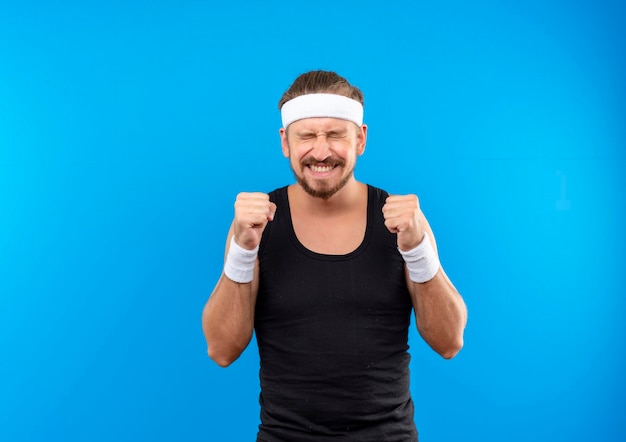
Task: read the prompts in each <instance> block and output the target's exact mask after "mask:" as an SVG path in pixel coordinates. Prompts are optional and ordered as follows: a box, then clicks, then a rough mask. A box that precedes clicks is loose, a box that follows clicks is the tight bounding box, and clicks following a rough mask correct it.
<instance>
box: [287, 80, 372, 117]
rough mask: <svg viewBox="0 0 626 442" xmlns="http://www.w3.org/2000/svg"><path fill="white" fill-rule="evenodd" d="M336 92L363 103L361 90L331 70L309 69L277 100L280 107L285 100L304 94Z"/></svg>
mask: <svg viewBox="0 0 626 442" xmlns="http://www.w3.org/2000/svg"><path fill="white" fill-rule="evenodd" d="M316 93H317V94H322V93H327V94H337V95H343V96H345V97H348V98H352V99H353V100H356V101H358V102H359V103H361V104H364V100H363V92H361V90H360V89H359V88H358V87H356V86H352V85H351V84H350V83H348V80H346V79H345V78H343V77H342V76H340V75H338V74H336V73H335V72H331V71H310V72H306V73H304V74H301V75H300V76H298V78H296V79H295V81H294V82H293V83H292V84H291V86H290V87H289V89H287V91H286V92H285V93H284V94H283V96H282V97H281V98H280V101H279V102H278V109H282V107H283V104H285V103H286V102H287V101H289V100H291V99H294V98H296V97H299V96H300V95H306V94H316Z"/></svg>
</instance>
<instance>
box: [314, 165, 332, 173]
mask: <svg viewBox="0 0 626 442" xmlns="http://www.w3.org/2000/svg"><path fill="white" fill-rule="evenodd" d="M311 170H312V171H313V172H316V173H324V172H330V171H331V170H333V166H314V165H311Z"/></svg>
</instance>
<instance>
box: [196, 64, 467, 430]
mask: <svg viewBox="0 0 626 442" xmlns="http://www.w3.org/2000/svg"><path fill="white" fill-rule="evenodd" d="M279 109H280V110H281V115H282V122H283V127H282V128H281V129H280V139H281V144H282V151H283V155H284V156H285V157H287V158H288V159H289V162H290V165H291V168H292V169H293V173H294V175H295V178H296V183H295V184H291V185H289V186H286V187H283V188H280V189H277V190H275V191H273V192H271V193H270V194H269V195H268V194H264V193H240V194H239V195H238V196H237V199H236V201H235V216H234V220H233V223H232V225H231V228H230V231H229V234H228V238H227V245H226V258H225V264H224V272H223V274H222V275H221V277H220V279H219V281H218V282H217V285H216V287H215V289H214V291H213V293H212V294H211V296H210V298H209V300H208V302H207V304H206V306H205V309H204V312H203V318H202V324H203V330H204V334H205V337H206V341H207V345H208V353H209V356H210V357H211V358H212V359H213V360H214V361H215V362H217V363H218V364H219V365H220V366H224V367H225V366H228V365H229V364H231V363H232V362H233V361H234V360H236V359H237V358H238V357H239V355H240V354H241V353H242V352H243V350H244V349H245V348H246V347H247V345H248V343H249V342H250V340H251V338H252V333H253V330H254V331H255V332H256V338H257V342H258V346H259V355H260V362H261V369H260V380H261V395H260V399H259V401H260V404H261V424H260V426H259V432H258V436H257V437H258V438H257V441H264V442H274V441H289V442H293V441H316V442H317V441H323V440H350V441H359V442H364V441H376V442H383V441H384V442H390V441H403V442H405V441H417V430H416V428H415V424H414V420H413V402H412V399H411V396H410V391H409V367H408V365H409V355H408V352H407V350H408V343H407V341H408V327H409V324H410V315H411V311H414V312H415V318H416V324H417V328H418V330H419V332H420V334H421V336H422V337H423V338H424V339H425V340H426V342H427V343H428V344H429V345H430V346H431V347H432V348H433V349H434V350H435V351H436V352H438V353H439V354H440V355H442V356H443V357H444V358H452V357H453V356H455V355H456V354H457V352H458V351H459V350H460V349H461V347H462V345H463V331H464V328H465V323H466V321H467V311H466V307H465V304H464V302H463V300H462V298H461V296H460V295H459V294H458V292H457V291H456V289H455V288H454V286H453V285H452V283H451V282H450V280H449V279H448V277H447V276H446V274H445V272H444V270H443V268H442V267H441V265H440V263H439V259H438V255H437V251H436V245H435V237H434V235H433V232H432V230H431V228H430V226H429V224H428V221H427V220H426V218H425V217H424V214H423V213H422V212H421V210H420V207H419V203H418V198H417V197H416V196H415V195H392V196H389V195H388V194H387V193H386V192H385V191H383V190H381V189H378V188H375V187H373V186H370V185H367V184H364V183H361V182H359V181H357V180H356V179H355V177H354V167H355V164H356V160H357V157H358V156H360V155H361V154H363V152H364V150H365V142H366V135H367V126H366V125H365V124H363V121H362V118H363V94H362V93H361V91H360V90H359V89H358V88H356V87H354V86H352V85H350V84H349V83H348V81H347V80H346V79H344V78H342V77H340V76H339V75H337V74H335V73H333V72H325V71H314V72H309V73H306V74H303V75H301V76H299V77H298V78H297V79H296V80H295V82H294V83H293V84H292V85H291V87H290V88H289V89H288V90H287V92H285V94H284V95H283V97H282V98H281V100H280V102H279Z"/></svg>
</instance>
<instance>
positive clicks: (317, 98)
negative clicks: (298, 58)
mask: <svg viewBox="0 0 626 442" xmlns="http://www.w3.org/2000/svg"><path fill="white" fill-rule="evenodd" d="M280 113H281V116H282V120H283V127H284V128H285V129H286V128H287V126H289V125H290V124H291V123H293V122H294V121H297V120H302V119H304V118H321V117H327V118H339V119H341V120H348V121H352V122H353V123H355V124H356V125H357V126H360V125H362V124H363V105H362V104H361V103H359V102H358V101H356V100H353V99H352V98H348V97H344V96H343V95H337V94H306V95H300V96H299V97H296V98H293V99H291V100H289V101H288V102H286V103H285V104H283V107H282V108H281V109H280Z"/></svg>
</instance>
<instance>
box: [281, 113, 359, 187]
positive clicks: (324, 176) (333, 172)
mask: <svg viewBox="0 0 626 442" xmlns="http://www.w3.org/2000/svg"><path fill="white" fill-rule="evenodd" d="M366 130H367V127H366V126H365V125H362V126H361V127H359V126H357V125H356V124H354V123H352V122H350V121H346V120H340V119H337V118H306V119H303V120H299V121H295V122H293V123H292V124H290V125H289V130H288V131H285V130H284V129H281V130H280V135H281V141H282V148H283V154H284V155H285V157H287V158H289V162H290V165H291V169H292V170H293V173H294V175H295V177H296V179H297V181H298V183H299V184H300V185H301V186H302V187H303V188H304V190H305V191H306V192H307V193H309V194H310V195H311V196H314V197H318V198H322V199H328V198H330V197H331V196H332V195H334V194H335V193H337V192H338V191H339V190H340V189H341V188H342V187H343V186H345V185H346V183H347V182H348V181H350V179H351V178H352V177H353V174H354V167H355V165H356V157H357V156H359V155H361V154H362V153H363V151H364V149H365V135H366Z"/></svg>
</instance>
